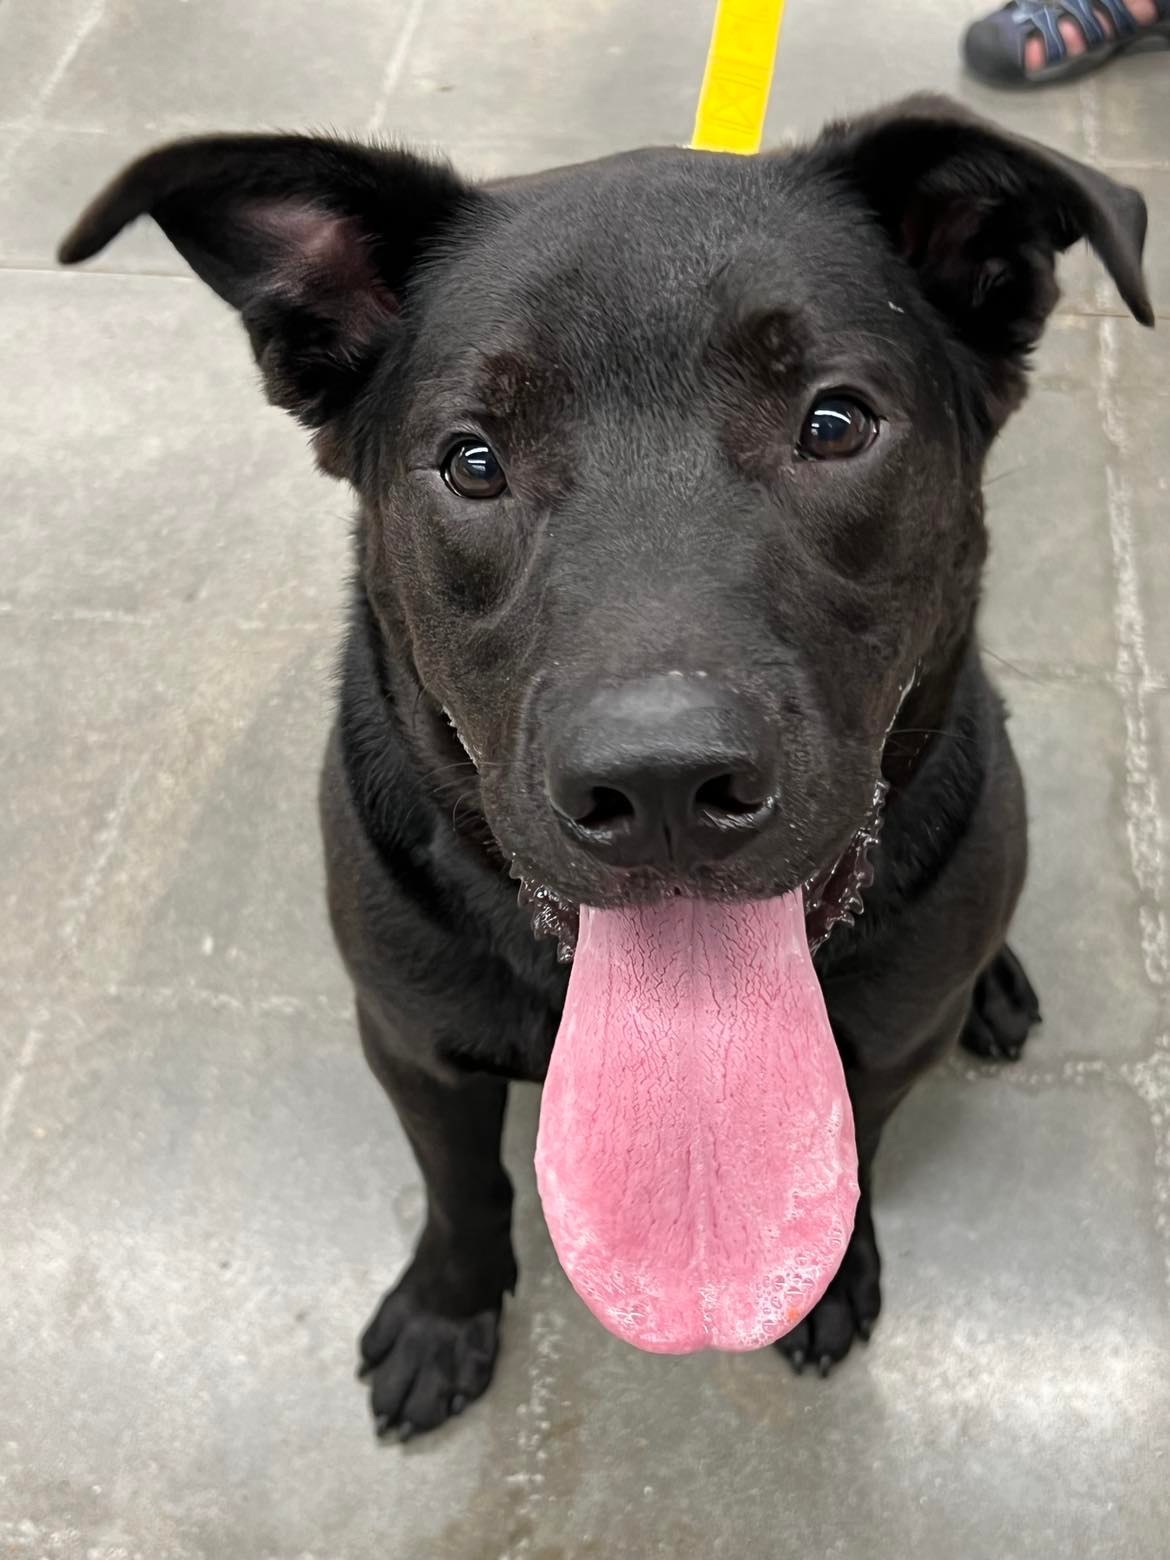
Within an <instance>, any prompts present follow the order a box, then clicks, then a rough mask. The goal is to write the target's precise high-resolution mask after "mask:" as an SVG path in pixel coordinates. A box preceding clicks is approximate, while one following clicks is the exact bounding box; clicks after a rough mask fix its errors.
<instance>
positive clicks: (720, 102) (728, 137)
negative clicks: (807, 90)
mask: <svg viewBox="0 0 1170 1560" xmlns="http://www.w3.org/2000/svg"><path fill="white" fill-rule="evenodd" d="M783 16H784V0H717V4H716V6H715V25H714V27H713V28H712V29H711V47H710V49H709V50H708V51H707V68H706V70H705V71H704V73H703V89H702V91H701V92H700V93H699V107H698V112H697V113H696V114H695V128H694V132H693V134H692V135H691V145H692V146H693V147H694V148H695V150H696V151H700V152H742V153H743V154H744V155H745V156H749V157H750V156H751V154H752V153H753V152H758V151H759V149H760V141H761V139H762V137H763V134H764V114H765V112H766V110H767V107H768V91H769V89H770V87H771V85H772V70H773V67H774V66H775V63H776V46H777V44H778V43H779V41H780V22H781V20H782V19H783Z"/></svg>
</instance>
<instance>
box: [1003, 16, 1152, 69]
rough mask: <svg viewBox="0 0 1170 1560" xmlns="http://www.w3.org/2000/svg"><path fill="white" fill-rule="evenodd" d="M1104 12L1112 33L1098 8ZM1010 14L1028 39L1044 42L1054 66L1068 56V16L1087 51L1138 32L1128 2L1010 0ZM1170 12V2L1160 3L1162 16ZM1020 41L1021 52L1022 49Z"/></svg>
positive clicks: (1048, 62)
mask: <svg viewBox="0 0 1170 1560" xmlns="http://www.w3.org/2000/svg"><path fill="white" fill-rule="evenodd" d="M1097 7H1099V8H1100V10H1102V11H1104V12H1105V13H1106V14H1107V15H1108V17H1109V20H1110V21H1111V22H1112V23H1113V33H1112V34H1110V33H1109V32H1107V31H1106V30H1105V28H1104V27H1103V26H1102V24H1101V20H1100V17H1099V16H1098V15H1097V10H1096V9H1095V8H1097ZM1006 9H1007V12H1008V15H1009V16H1010V17H1011V19H1012V21H1013V22H1014V23H1015V24H1016V26H1017V28H1019V30H1020V32H1021V33H1022V34H1024V36H1025V37H1028V36H1031V35H1032V34H1034V33H1036V34H1039V36H1040V38H1041V39H1042V40H1043V42H1044V55H1045V63H1046V64H1048V65H1055V64H1057V63H1058V62H1059V61H1061V60H1063V59H1066V58H1067V57H1068V45H1067V44H1066V43H1065V41H1064V35H1063V34H1062V32H1061V30H1060V20H1061V17H1064V16H1067V17H1068V19H1069V20H1070V21H1071V22H1073V23H1074V24H1075V25H1076V27H1077V28H1078V29H1079V30H1080V33H1081V36H1082V37H1083V38H1084V40H1085V48H1086V49H1095V48H1097V47H1099V46H1100V45H1101V44H1103V43H1108V42H1109V41H1110V38H1111V37H1118V38H1127V37H1131V36H1132V35H1133V34H1134V33H1136V32H1137V31H1138V24H1137V23H1136V22H1135V21H1134V19H1133V17H1132V16H1131V15H1130V12H1129V10H1128V8H1127V7H1126V5H1125V0H1010V3H1009V5H1008V6H1007V7H1006ZM1167 10H1170V0H1158V11H1159V14H1162V13H1163V12H1165V11H1167ZM1023 41H1024V40H1023V38H1021V40H1020V43H1021V53H1022V47H1023Z"/></svg>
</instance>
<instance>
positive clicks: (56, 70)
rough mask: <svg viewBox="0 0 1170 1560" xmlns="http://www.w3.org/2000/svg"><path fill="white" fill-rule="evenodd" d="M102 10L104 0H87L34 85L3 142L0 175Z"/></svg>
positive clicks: (24, 141)
mask: <svg viewBox="0 0 1170 1560" xmlns="http://www.w3.org/2000/svg"><path fill="white" fill-rule="evenodd" d="M105 9H106V0H90V5H89V7H88V9H87V10H86V12H85V14H84V15H83V16H82V18H81V20H80V21H79V22H78V24H77V28H76V30H75V31H74V32H73V34H72V35H71V37H70V38H69V40H68V41H67V43H66V44H65V47H64V48H63V49H62V50H61V53H60V54H59V55H58V57H57V60H56V63H55V64H54V65H53V68H52V70H50V71H49V74H48V75H47V76H46V77H45V79H44V81H42V82H41V84H40V86H39V87H38V88H37V92H36V95H35V96H34V98H33V100H32V106H31V108H30V111H29V113H28V114H27V115H26V116H25V118H24V121H23V124H22V127H21V129H20V130H19V131H18V132H17V133H16V134H15V135H14V136H13V137H12V139H11V140H10V141H9V142H8V143H7V145H6V146H5V147H4V148H3V150H2V152H0V174H3V173H5V172H6V171H7V170H8V168H10V167H11V165H12V163H13V162H14V161H15V160H16V157H17V155H18V154H19V153H20V152H21V151H22V150H23V148H24V147H25V146H26V145H27V144H28V142H29V141H30V140H31V139H32V137H33V136H34V135H35V134H36V133H37V131H38V129H39V128H40V122H41V114H42V112H43V110H44V107H45V104H46V103H47V102H48V101H49V99H50V98H51V97H52V96H53V93H54V92H56V90H57V88H58V87H59V86H60V85H61V82H62V80H63V79H64V77H65V74H66V72H67V71H68V69H69V67H70V66H71V65H72V64H73V62H74V60H75V59H76V58H77V56H78V55H79V54H80V53H81V49H82V46H83V45H84V43H85V41H86V39H87V38H88V37H89V35H90V33H91V32H93V30H94V28H95V27H96V26H97V25H98V23H99V22H100V21H101V19H102V17H103V16H104V14H105Z"/></svg>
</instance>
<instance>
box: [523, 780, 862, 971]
mask: <svg viewBox="0 0 1170 1560" xmlns="http://www.w3.org/2000/svg"><path fill="white" fill-rule="evenodd" d="M888 792H889V784H888V783H887V781H886V780H884V779H879V780H878V781H877V783H876V785H875V787H874V793H873V802H872V805H871V807H870V810H869V812H868V813H867V814H866V817H865V819H864V821H863V822H862V824H861V825H860V826H859V827H858V828H857V829H856V830H855V831H854V833H853V835H852V837H851V838H850V840H849V843H848V844H847V845H846V846H845V848H844V850H842V851H840V852H839V853H838V854H837V855H835V856H833V857H832V858H831V859H830V860H829V861H828V862H826V863H825V864H823V865H822V866H820V867H819V868H817V870H816V871H815V872H813V873H811V874H810V875H809V876H808V877H807V878H806V879H805V880H804V882H803V883H802V884H801V886H800V891H801V894H802V896H803V901H804V926H805V932H806V935H807V937H808V946H809V952H810V953H815V952H816V951H817V949H818V948H819V947H820V946H821V944H822V943H824V942H825V941H827V939H828V938H829V937H830V935H831V934H832V933H833V931H834V930H835V929H836V928H837V927H838V926H852V925H853V924H854V922H855V920H856V918H857V917H858V916H859V915H860V914H861V913H862V911H863V910H864V908H865V900H864V898H863V896H864V893H865V890H866V889H867V888H868V887H869V886H870V884H871V883H872V882H873V878H874V869H873V864H872V862H871V861H870V852H871V851H872V849H873V847H874V846H875V845H876V844H877V842H878V839H879V837H880V835H881V830H882V822H883V820H884V817H885V802H886V796H887V794H888ZM509 870H510V872H511V875H512V876H513V877H514V878H515V879H517V880H518V882H519V884H520V888H519V899H520V903H521V905H522V906H524V907H525V908H527V909H528V910H529V911H530V915H531V925H532V931H533V935H534V936H536V937H538V938H545V937H549V938H553V939H555V941H556V944H557V959H558V960H559V962H560V963H562V964H568V963H571V961H572V958H573V954H574V952H575V951H576V947H577V939H578V937H579V935H580V926H581V911H580V907H579V906H578V905H575V904H573V903H572V901H571V900H569V899H566V898H565V897H564V896H563V895H562V894H559V893H558V892H557V890H556V889H554V888H550V887H548V885H547V884H544V883H541V882H539V881H536V880H534V879H532V878H531V877H529V876H528V875H527V874H526V872H525V869H524V868H523V867H522V866H521V865H520V864H519V861H518V859H517V858H515V857H514V858H513V860H512V865H511V867H510V869H509ZM642 897H643V898H649V897H651V896H648V895H646V896H642ZM655 897H658V898H660V899H665V898H672V897H673V898H693V899H703V898H715V899H719V900H724V901H726V900H727V899H728V898H730V897H733V896H729V895H727V894H722V893H721V894H717V895H710V894H707V893H704V890H703V887H702V885H701V884H695V885H694V886H693V887H686V888H684V887H680V886H678V885H677V884H674V885H670V886H667V887H664V888H663V890H662V891H661V893H660V894H658V895H657V896H655Z"/></svg>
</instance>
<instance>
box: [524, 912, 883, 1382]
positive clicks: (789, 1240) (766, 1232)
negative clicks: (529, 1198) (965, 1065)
mask: <svg viewBox="0 0 1170 1560" xmlns="http://www.w3.org/2000/svg"><path fill="white" fill-rule="evenodd" d="M536 1174H537V1182H538V1185H539V1188H540V1196H541V1200H542V1202H543V1204H544V1212H545V1217H546V1219H547V1220H548V1227H549V1231H550V1233H551V1235H552V1239H553V1244H554V1246H555V1247H556V1250H557V1255H558V1256H559V1257H560V1260H561V1264H562V1266H563V1267H564V1269H565V1272H566V1273H567V1274H568V1275H569V1278H570V1280H571V1282H572V1284H573V1287H574V1288H575V1289H576V1291H577V1293H578V1294H579V1295H580V1296H581V1298H582V1299H583V1300H584V1301H585V1304H586V1305H587V1306H588V1307H589V1309H590V1310H591V1311H592V1312H593V1314H594V1315H595V1316H596V1317H597V1318H598V1319H599V1321H601V1322H602V1323H603V1324H604V1325H605V1326H606V1327H608V1328H609V1330H610V1331H611V1332H614V1333H616V1334H617V1335H618V1337H619V1338H624V1339H626V1340H627V1342H629V1343H633V1344H636V1345H637V1346H638V1347H639V1348H641V1349H649V1350H653V1351H655V1352H657V1353H662V1354H689V1353H691V1352H693V1351H694V1350H696V1349H704V1348H715V1349H756V1348H760V1347H762V1346H763V1345H764V1344H768V1343H771V1342H773V1341H774V1340H775V1339H777V1338H779V1337H781V1336H783V1334H784V1333H786V1332H788V1331H789V1329H790V1328H792V1327H795V1325H796V1324H797V1322H799V1321H800V1319H801V1318H802V1317H803V1316H805V1315H806V1314H807V1313H808V1312H809V1311H810V1310H811V1309H812V1307H813V1306H814V1305H815V1304H816V1302H817V1301H818V1300H819V1299H820V1297H821V1295H822V1294H823V1293H824V1290H825V1287H826V1286H827V1284H828V1282H829V1280H830V1279H831V1278H832V1276H833V1274H834V1273H835V1272H836V1270H837V1266H838V1264H839V1263H840V1261H841V1257H842V1255H843V1253H844V1251H845V1245H846V1242H847V1241H848V1239H849V1234H850V1231H851V1230H852V1227H853V1215H854V1211H855V1209H856V1204H857V1153H856V1148H855V1145H854V1137H853V1117H852V1112H851V1111H850V1108H849V1096H848V1094H847V1093H846V1090H845V1077H844V1074H843V1072H842V1069H841V1061H840V1058H839V1056H838V1053H837V1047H836V1045H835V1043H834V1041H833V1036H832V1032H831V1030H830V1028H829V1020H828V1016H827V1015H826V1013H825V1004H824V1001H823V999H822V997H821V990H820V985H819V983H818V981H817V978H816V974H815V972H814V971H813V967H812V960H811V958H810V956H809V951H808V942H807V938H806V934H805V924H804V904H803V900H802V896H801V892H800V890H796V891H795V892H793V893H790V894H785V895H784V897H783V898H781V899H772V900H768V901H766V902H764V903H758V904H742V905H718V904H713V903H705V902H703V901H701V900H674V901H671V902H670V903H669V904H668V905H666V906H665V907H655V908H654V909H633V910H608V911H601V910H591V909H588V908H583V909H582V911H581V932H580V938H579V941H578V944H577V951H576V955H575V959H574V965H573V973H572V977H571V979H570V982H569V993H568V999H567V1002H566V1005H565V1014H564V1018H563V1020H562V1022H561V1028H560V1032H559V1034H558V1035H557V1042H556V1046H555V1047H554V1049H553V1057H552V1065H551V1067H550V1068H549V1074H548V1081H547V1082H546V1084H545V1086H544V1099H543V1102H542V1105H541V1113H540V1131H539V1135H538V1138H537V1146H536Z"/></svg>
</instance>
